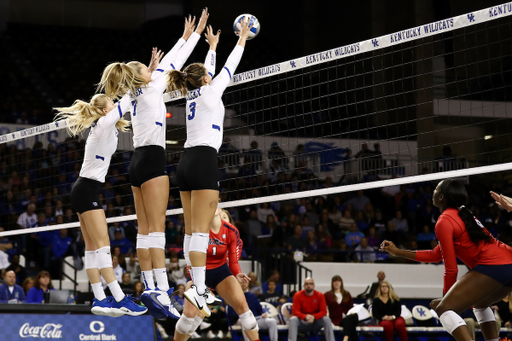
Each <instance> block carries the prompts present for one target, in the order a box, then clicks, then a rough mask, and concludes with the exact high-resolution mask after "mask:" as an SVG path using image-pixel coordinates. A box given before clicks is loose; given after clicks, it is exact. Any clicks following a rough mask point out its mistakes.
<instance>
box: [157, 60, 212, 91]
mask: <svg viewBox="0 0 512 341" xmlns="http://www.w3.org/2000/svg"><path fill="white" fill-rule="evenodd" d="M204 76H206V68H205V67H204V65H203V64H201V63H194V64H190V65H189V66H187V67H186V68H185V70H184V71H183V72H181V71H178V70H171V71H169V72H167V91H180V92H181V94H182V95H183V96H186V95H187V92H188V91H191V90H195V89H199V88H200V87H202V86H203V85H204V84H203V77H204Z"/></svg>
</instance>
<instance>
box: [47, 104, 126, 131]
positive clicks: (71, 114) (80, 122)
mask: <svg viewBox="0 0 512 341" xmlns="http://www.w3.org/2000/svg"><path fill="white" fill-rule="evenodd" d="M109 101H111V99H110V98H109V97H108V96H107V95H103V94H99V95H94V96H93V98H92V99H91V102H90V103H87V102H84V101H81V100H76V101H75V103H73V105H72V106H70V107H65V108H54V109H55V110H57V111H58V113H57V115H56V116H55V120H60V119H65V120H67V124H68V125H67V129H68V133H69V135H71V136H76V135H78V134H79V133H80V132H82V131H84V130H85V129H87V128H89V127H90V126H92V125H93V123H94V122H96V121H97V120H99V119H100V118H102V117H103V116H105V115H104V113H103V109H105V108H106V107H107V105H108V103H109ZM129 125H130V122H129V121H127V120H125V119H123V118H122V119H120V120H119V121H117V123H116V128H117V129H119V130H120V131H126V130H127V128H128V126H129Z"/></svg>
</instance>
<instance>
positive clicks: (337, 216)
mask: <svg viewBox="0 0 512 341" xmlns="http://www.w3.org/2000/svg"><path fill="white" fill-rule="evenodd" d="M322 213H323V212H322ZM328 217H329V219H331V220H332V222H333V223H334V224H335V225H339V224H340V222H341V218H342V217H343V216H342V214H341V212H340V211H339V210H338V207H337V206H336V205H335V204H334V202H332V203H330V204H329V209H328Z"/></svg>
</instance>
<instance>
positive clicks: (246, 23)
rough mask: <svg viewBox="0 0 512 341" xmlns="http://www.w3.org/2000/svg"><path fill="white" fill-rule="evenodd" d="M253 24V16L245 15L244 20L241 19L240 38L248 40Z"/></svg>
mask: <svg viewBox="0 0 512 341" xmlns="http://www.w3.org/2000/svg"><path fill="white" fill-rule="evenodd" d="M253 25H254V23H251V18H249V17H243V18H242V20H241V21H240V26H241V28H240V38H243V39H245V40H247V38H248V37H249V33H250V32H251V28H252V26H253Z"/></svg>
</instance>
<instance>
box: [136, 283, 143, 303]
mask: <svg viewBox="0 0 512 341" xmlns="http://www.w3.org/2000/svg"><path fill="white" fill-rule="evenodd" d="M143 292H144V286H143V285H142V282H141V281H136V282H135V283H133V297H134V298H135V299H137V300H139V301H140V295H142V293H143Z"/></svg>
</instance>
